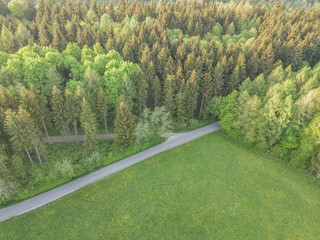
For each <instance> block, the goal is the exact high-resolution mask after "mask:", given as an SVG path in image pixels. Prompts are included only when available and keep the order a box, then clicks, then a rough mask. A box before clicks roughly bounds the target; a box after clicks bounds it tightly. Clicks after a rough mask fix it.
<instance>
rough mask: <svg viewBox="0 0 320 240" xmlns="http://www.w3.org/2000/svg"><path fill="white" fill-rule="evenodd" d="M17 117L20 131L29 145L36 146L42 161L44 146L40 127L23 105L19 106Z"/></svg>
mask: <svg viewBox="0 0 320 240" xmlns="http://www.w3.org/2000/svg"><path fill="white" fill-rule="evenodd" d="M16 119H17V123H18V126H19V130H20V131H19V133H20V134H21V136H22V137H23V138H24V139H25V141H26V143H27V144H28V145H30V146H33V147H34V149H35V151H36V154H37V157H38V159H39V162H40V163H42V158H41V152H42V151H41V150H43V146H42V144H41V143H40V136H41V134H40V130H39V128H38V127H37V126H36V124H35V123H34V121H33V119H32V118H31V116H30V113H28V112H27V111H26V110H25V109H23V108H22V106H21V105H20V106H19V108H18V112H17V114H16Z"/></svg>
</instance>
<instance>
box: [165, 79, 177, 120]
mask: <svg viewBox="0 0 320 240" xmlns="http://www.w3.org/2000/svg"><path fill="white" fill-rule="evenodd" d="M175 90H176V84H175V77H174V75H167V78H166V79H165V82H164V89H163V91H164V102H163V103H164V106H165V108H166V110H167V111H168V112H169V113H170V116H171V119H173V118H174V116H175V110H176V104H175V101H174V98H175Z"/></svg>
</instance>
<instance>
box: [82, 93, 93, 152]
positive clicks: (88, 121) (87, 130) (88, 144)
mask: <svg viewBox="0 0 320 240" xmlns="http://www.w3.org/2000/svg"><path fill="white" fill-rule="evenodd" d="M80 120H81V126H82V128H83V129H84V134H85V138H84V146H85V152H86V155H87V156H91V154H92V153H93V152H94V150H95V149H96V139H95V134H96V131H97V119H96V115H95V114H94V113H93V111H92V108H91V106H90V103H89V102H88V101H87V100H86V99H85V98H83V100H82V103H81V116H80Z"/></svg>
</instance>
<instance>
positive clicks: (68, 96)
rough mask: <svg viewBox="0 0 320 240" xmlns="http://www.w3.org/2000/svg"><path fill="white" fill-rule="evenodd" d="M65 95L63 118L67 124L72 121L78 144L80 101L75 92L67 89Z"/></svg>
mask: <svg viewBox="0 0 320 240" xmlns="http://www.w3.org/2000/svg"><path fill="white" fill-rule="evenodd" d="M64 97H65V118H66V121H67V122H68V123H67V124H68V125H69V124H70V123H72V125H73V129H74V132H75V134H76V141H77V143H78V144H79V139H78V128H77V126H78V119H79V118H80V112H81V101H80V99H78V98H77V96H76V94H73V93H72V92H70V91H69V90H68V89H66V90H65V92H64Z"/></svg>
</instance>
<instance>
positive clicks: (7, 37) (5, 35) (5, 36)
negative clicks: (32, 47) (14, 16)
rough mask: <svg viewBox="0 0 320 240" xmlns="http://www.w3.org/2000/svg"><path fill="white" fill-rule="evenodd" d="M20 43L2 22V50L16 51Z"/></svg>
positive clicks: (0, 37) (0, 47)
mask: <svg viewBox="0 0 320 240" xmlns="http://www.w3.org/2000/svg"><path fill="white" fill-rule="evenodd" d="M17 47H18V44H17V40H16V38H15V36H14V35H13V33H12V32H10V30H9V29H8V28H7V27H6V26H5V25H4V24H2V29H1V35H0V50H2V51H4V52H8V53H14V52H15V51H16V50H17Z"/></svg>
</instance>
